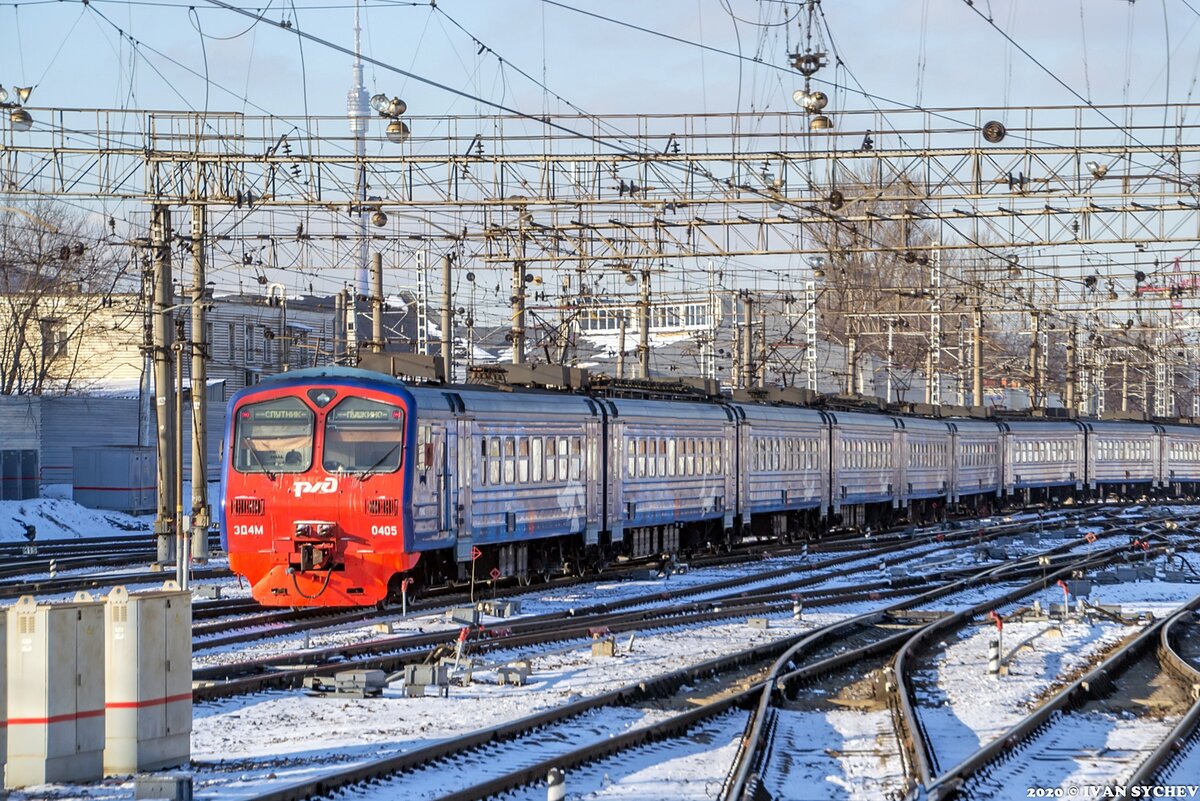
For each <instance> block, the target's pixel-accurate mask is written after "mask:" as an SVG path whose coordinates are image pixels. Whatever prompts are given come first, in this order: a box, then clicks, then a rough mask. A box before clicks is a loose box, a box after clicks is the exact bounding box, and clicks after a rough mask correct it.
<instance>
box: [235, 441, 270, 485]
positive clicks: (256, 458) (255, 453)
mask: <svg viewBox="0 0 1200 801" xmlns="http://www.w3.org/2000/svg"><path fill="white" fill-rule="evenodd" d="M242 444H243V445H245V446H246V447H247V448H249V449H250V455H251V456H253V457H254V461H256V462H258V466H259V467H261V468H262V471H263V472H264V473H266V474H267V478H269V479H271V480H272V481H274V480H275V474H274V473H273V472H271V471H270V470H269V469H267V465H266V464H265V463H264V462H263V460H262V457H261V456H259V455H258V451H256V450H255V449H254V445H253V444H252V443H251V440H250V438H249V437H242Z"/></svg>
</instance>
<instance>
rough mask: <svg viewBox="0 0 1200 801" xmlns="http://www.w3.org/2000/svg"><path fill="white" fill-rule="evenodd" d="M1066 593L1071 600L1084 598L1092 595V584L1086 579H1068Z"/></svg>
mask: <svg viewBox="0 0 1200 801" xmlns="http://www.w3.org/2000/svg"><path fill="white" fill-rule="evenodd" d="M1067 592H1069V593H1071V597H1073V598H1086V597H1087V596H1088V595H1091V593H1092V582H1090V581H1088V580H1087V579H1069V580H1068V581H1067Z"/></svg>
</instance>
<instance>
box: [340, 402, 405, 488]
mask: <svg viewBox="0 0 1200 801" xmlns="http://www.w3.org/2000/svg"><path fill="white" fill-rule="evenodd" d="M403 457H404V411H403V410H402V409H401V408H400V407H398V406H393V405H391V404H390V403H381V402H380V401H373V400H367V399H366V398H346V399H345V400H344V401H342V402H341V403H339V404H338V405H337V406H335V407H333V410H332V411H331V412H329V415H328V416H327V417H326V418H325V447H324V449H323V452H322V455H321V465H322V466H323V467H324V468H325V469H326V470H328V471H330V472H336V471H347V472H363V473H391V472H394V471H396V470H398V469H399V468H400V465H401V463H402V462H403V461H404V458H403Z"/></svg>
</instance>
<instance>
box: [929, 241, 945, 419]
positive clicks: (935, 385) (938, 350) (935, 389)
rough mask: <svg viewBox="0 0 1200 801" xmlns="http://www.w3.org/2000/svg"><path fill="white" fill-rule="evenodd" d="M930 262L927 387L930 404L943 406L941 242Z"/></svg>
mask: <svg viewBox="0 0 1200 801" xmlns="http://www.w3.org/2000/svg"><path fill="white" fill-rule="evenodd" d="M933 244H934V246H935V247H936V248H937V249H936V250H934V252H933V258H932V259H930V260H929V285H930V287H931V289H932V290H933V291H932V294H931V297H930V302H929V370H928V373H929V376H928V378H927V379H926V381H925V386H926V387H927V388H928V390H929V393H928V394H929V403H931V404H932V405H934V406H941V405H942V249H941V247H940V245H941V243H940V242H934V243H933Z"/></svg>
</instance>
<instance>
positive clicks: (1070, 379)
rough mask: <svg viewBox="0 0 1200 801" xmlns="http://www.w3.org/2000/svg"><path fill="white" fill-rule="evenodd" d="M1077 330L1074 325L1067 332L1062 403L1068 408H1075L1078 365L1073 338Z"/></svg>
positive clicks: (1075, 336) (1074, 338)
mask: <svg viewBox="0 0 1200 801" xmlns="http://www.w3.org/2000/svg"><path fill="white" fill-rule="evenodd" d="M1076 338H1077V331H1076V330H1075V326H1071V330H1070V332H1069V333H1068V334H1067V389H1066V397H1065V398H1064V399H1063V405H1064V406H1066V407H1067V408H1068V409H1072V410H1074V409H1075V382H1076V381H1077V380H1078V376H1077V374H1076V373H1077V370H1078V367H1077V365H1076V363H1075V340H1076Z"/></svg>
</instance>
